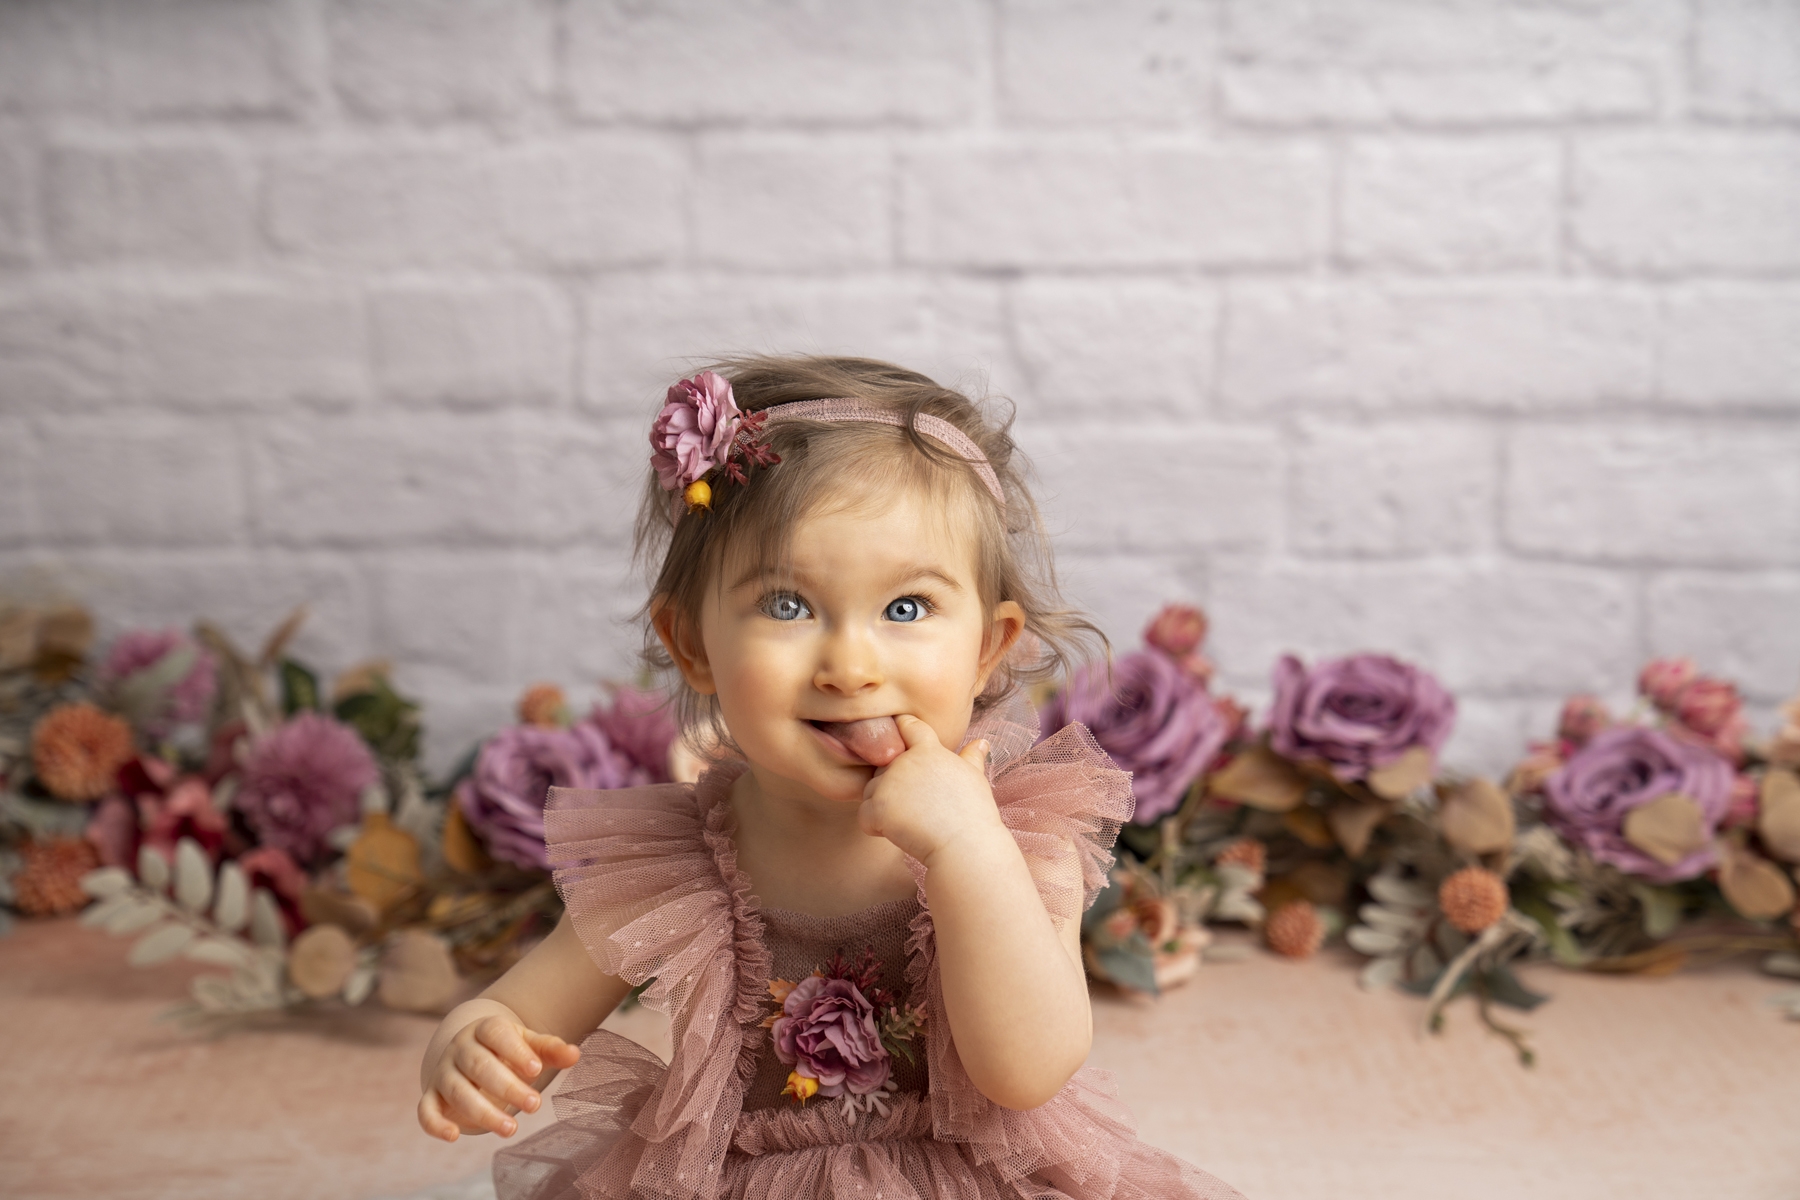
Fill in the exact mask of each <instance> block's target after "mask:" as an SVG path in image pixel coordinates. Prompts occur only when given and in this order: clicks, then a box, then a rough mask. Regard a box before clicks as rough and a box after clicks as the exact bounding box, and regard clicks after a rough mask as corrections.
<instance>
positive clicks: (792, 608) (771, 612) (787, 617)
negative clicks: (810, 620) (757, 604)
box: [762, 592, 812, 621]
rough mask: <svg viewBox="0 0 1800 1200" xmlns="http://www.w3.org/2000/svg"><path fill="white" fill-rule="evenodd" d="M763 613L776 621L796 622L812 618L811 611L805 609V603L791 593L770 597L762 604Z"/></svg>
mask: <svg viewBox="0 0 1800 1200" xmlns="http://www.w3.org/2000/svg"><path fill="white" fill-rule="evenodd" d="M762 610H763V612H764V613H765V614H766V615H767V616H769V617H772V618H773V619H775V620H777V621H798V620H800V619H801V618H803V617H810V616H812V609H810V608H808V607H806V601H804V600H802V599H801V598H800V597H798V596H796V595H794V593H792V592H782V593H781V594H780V595H777V596H770V597H769V598H768V599H767V600H764V601H763V604H762Z"/></svg>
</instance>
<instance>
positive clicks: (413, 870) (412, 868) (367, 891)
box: [344, 813, 425, 909]
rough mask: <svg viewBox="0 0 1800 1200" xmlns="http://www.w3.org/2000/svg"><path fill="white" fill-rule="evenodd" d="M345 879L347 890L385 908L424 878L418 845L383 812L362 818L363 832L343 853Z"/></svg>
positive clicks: (379, 907)
mask: <svg viewBox="0 0 1800 1200" xmlns="http://www.w3.org/2000/svg"><path fill="white" fill-rule="evenodd" d="M344 859H345V866H344V880H345V882H346V883H348V884H349V885H350V890H351V891H352V892H355V893H356V894H357V895H358V896H361V897H362V898H363V899H364V900H367V901H368V902H369V903H370V904H373V905H374V906H375V907H376V908H377V909H386V908H387V907H388V906H389V905H391V904H393V903H394V902H395V901H396V900H398V899H400V898H401V897H402V896H405V895H407V894H408V893H410V892H411V891H412V890H413V889H414V888H415V887H417V886H418V884H419V883H420V882H421V881H422V880H423V879H424V878H425V876H424V873H423V872H422V871H421V870H420V869H419V843H418V842H417V841H416V840H414V838H413V836H412V834H410V833H407V832H406V831H405V830H403V829H396V828H394V825H393V823H392V822H391V821H389V820H388V817H387V814H386V813H369V814H368V815H366V816H364V817H363V823H362V832H361V833H360V834H358V835H357V838H356V840H355V841H354V842H352V843H351V844H350V849H349V850H347V851H346V852H345V854H344Z"/></svg>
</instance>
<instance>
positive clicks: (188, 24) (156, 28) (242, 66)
mask: <svg viewBox="0 0 1800 1200" xmlns="http://www.w3.org/2000/svg"><path fill="white" fill-rule="evenodd" d="M100 21H101V30H102V37H103V44H104V46H105V63H106V71H107V75H108V78H109V82H110V85H111V101H112V103H113V105H114V106H115V107H117V108H119V109H122V110H125V111H127V112H131V113H135V114H141V115H145V116H194V115H245V116H291V115H295V114H297V113H298V112H299V111H300V110H301V109H302V108H303V107H304V106H305V104H306V102H307V100H308V97H309V96H310V94H311V92H312V90H313V86H314V85H313V80H312V67H313V64H312V62H311V58H310V55H309V53H308V49H307V37H306V34H305V25H304V22H305V14H304V10H303V8H302V6H301V5H300V4H299V3H298V2H297V0H129V2H128V3H109V4H106V5H104V6H103V8H102V9H101V10H100Z"/></svg>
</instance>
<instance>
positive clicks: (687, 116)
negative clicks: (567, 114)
mask: <svg viewBox="0 0 1800 1200" xmlns="http://www.w3.org/2000/svg"><path fill="white" fill-rule="evenodd" d="M979 26H980V13H979V9H978V7H977V5H976V4H975V3H973V0H920V2H919V3H915V4H887V3H883V2H882V0H843V2H840V3H831V4H827V3H825V2H824V0H806V2H805V3H787V2H784V0H749V2H746V3H742V4H732V5H723V6H721V5H717V4H711V3H708V2H707V0H678V2H676V3H669V4H657V5H643V4H635V3H631V2H630V0H593V2H592V3H587V4H580V5H573V6H571V7H569V8H568V9H567V10H566V12H565V15H564V34H565V43H564V59H563V71H564V76H563V86H564V87H565V89H566V90H567V93H568V96H569V98H570V100H571V102H572V103H573V105H574V106H575V108H576V110H577V111H578V112H580V113H583V114H585V115H588V116H593V117H600V118H606V119H617V118H637V119H641V120H650V121H672V122H680V123H683V124H688V123H696V122H717V123H722V124H731V125H736V124H741V123H745V122H748V123H752V124H757V123H767V122H788V121H798V122H806V123H809V124H820V123H826V124H850V123H867V122H905V123H909V124H938V123H942V122H945V121H949V120H952V119H954V118H957V117H962V116H965V115H967V114H968V113H969V112H970V111H971V110H972V109H973V108H974V106H975V103H976V96H977V89H978V85H979V80H980V74H981V70H980V67H979V66H978V65H977V52H978V49H979V47H980V46H981V43H982V40H983V35H982V33H981V31H980V27H979ZM698 30H704V31H705V33H704V38H705V43H706V44H707V45H710V46H718V47H730V51H729V57H730V61H731V68H730V69H729V70H705V71H704V72H703V73H702V74H703V78H702V77H701V76H699V75H697V74H696V63H695V52H696V47H695V37H696V31H698Z"/></svg>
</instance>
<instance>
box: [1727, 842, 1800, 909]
mask: <svg viewBox="0 0 1800 1200" xmlns="http://www.w3.org/2000/svg"><path fill="white" fill-rule="evenodd" d="M1719 890H1720V891H1722V892H1724V893H1725V899H1727V900H1729V901H1730V902H1731V907H1733V908H1735V909H1737V910H1738V912H1739V913H1740V914H1741V915H1743V916H1746V917H1748V918H1750V919H1751V920H1752V921H1770V920H1773V919H1774V918H1776V917H1779V916H1781V915H1782V914H1783V913H1785V912H1787V911H1788V910H1789V909H1791V908H1793V907H1794V885H1793V884H1792V883H1790V882H1788V877H1787V875H1786V874H1785V873H1784V872H1783V871H1782V869H1781V868H1780V867H1778V866H1776V865H1775V864H1774V863H1772V862H1770V861H1769V860H1768V859H1766V858H1764V857H1763V856H1762V855H1760V854H1756V853H1754V852H1753V851H1750V850H1746V849H1743V848H1741V847H1737V846H1731V845H1727V846H1726V847H1725V859H1724V861H1723V862H1722V863H1720V864H1719Z"/></svg>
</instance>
